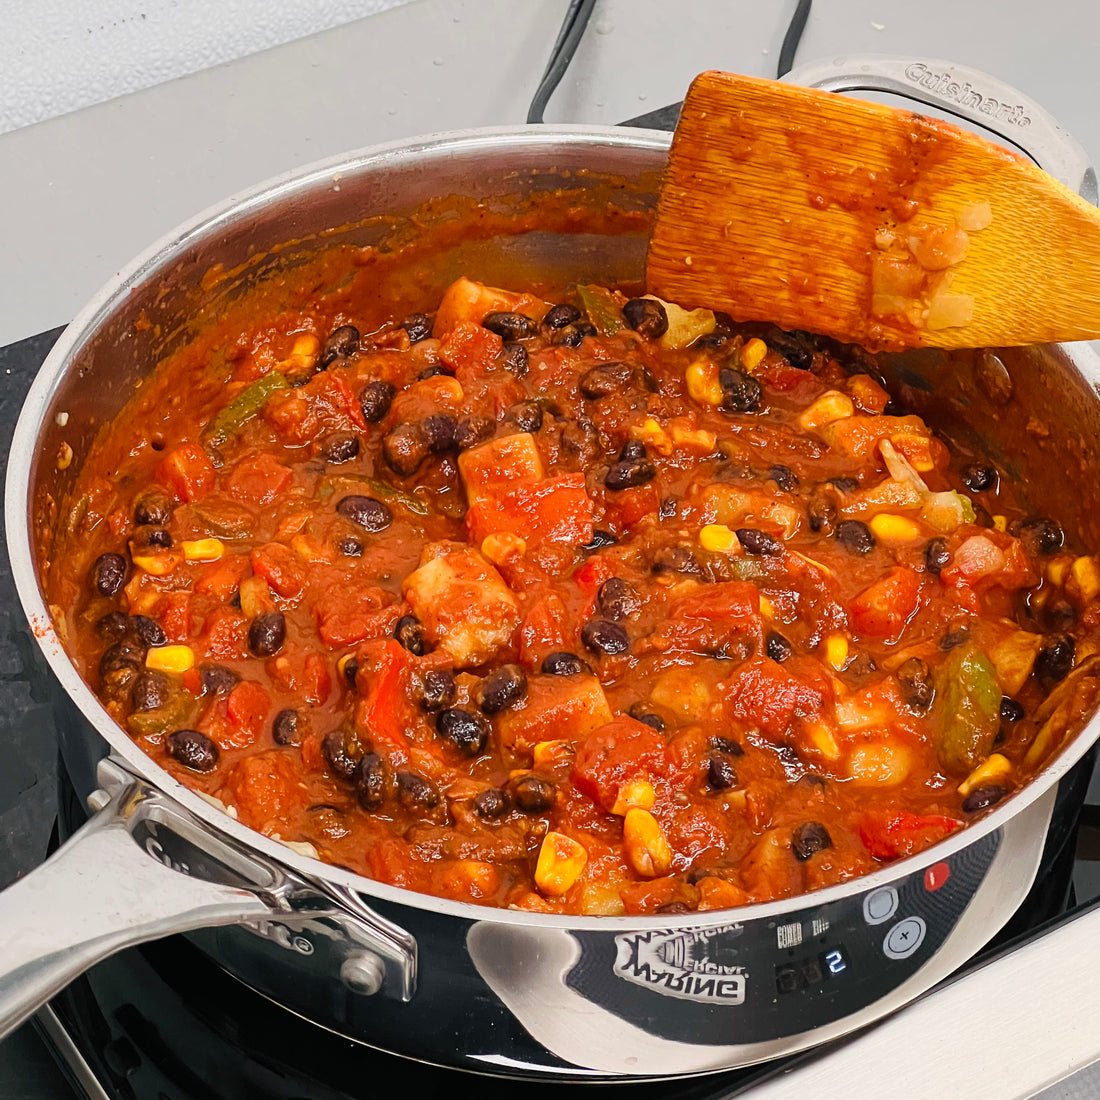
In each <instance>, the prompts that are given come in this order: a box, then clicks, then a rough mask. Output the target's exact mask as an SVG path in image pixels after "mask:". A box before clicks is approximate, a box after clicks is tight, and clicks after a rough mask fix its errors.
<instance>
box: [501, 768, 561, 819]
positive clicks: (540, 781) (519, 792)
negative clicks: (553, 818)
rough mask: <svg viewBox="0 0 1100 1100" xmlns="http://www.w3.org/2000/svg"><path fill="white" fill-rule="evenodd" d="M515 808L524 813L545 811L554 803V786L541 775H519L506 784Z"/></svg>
mask: <svg viewBox="0 0 1100 1100" xmlns="http://www.w3.org/2000/svg"><path fill="white" fill-rule="evenodd" d="M508 793H509V794H510V795H511V796H512V801H513V802H514V803H515V805H516V809H518V810H521V811H522V812H523V813H525V814H541V813H545V812H546V811H547V810H549V809H550V808H551V807H552V806H553V805H554V795H555V793H556V788H555V786H554V784H553V783H551V782H550V780H549V779H545V778H543V777H542V776H541V775H521V776H519V777H518V778H516V779H513V780H511V781H510V782H509V784H508Z"/></svg>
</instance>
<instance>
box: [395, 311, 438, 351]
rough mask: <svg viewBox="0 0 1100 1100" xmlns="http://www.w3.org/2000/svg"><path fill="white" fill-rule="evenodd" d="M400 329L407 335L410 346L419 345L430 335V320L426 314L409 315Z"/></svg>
mask: <svg viewBox="0 0 1100 1100" xmlns="http://www.w3.org/2000/svg"><path fill="white" fill-rule="evenodd" d="M401 327H402V328H403V329H404V330H405V331H406V332H407V333H408V336H409V343H410V344H419V343H420V341H421V340H427V339H428V337H429V336H431V334H432V319H431V318H430V317H429V316H428V315H427V314H426V313H411V314H409V316H408V317H406V318H405V320H404V321H402V322H401Z"/></svg>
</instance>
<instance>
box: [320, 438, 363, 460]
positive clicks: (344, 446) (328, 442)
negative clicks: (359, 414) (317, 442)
mask: <svg viewBox="0 0 1100 1100" xmlns="http://www.w3.org/2000/svg"><path fill="white" fill-rule="evenodd" d="M358 454H359V437H358V436H357V435H356V434H355V432H330V433H329V434H328V435H326V436H325V438H324V439H322V440H321V457H322V458H323V459H324V460H325V461H326V462H350V461H351V460H352V459H353V458H355V457H356V455H358Z"/></svg>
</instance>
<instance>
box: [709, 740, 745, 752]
mask: <svg viewBox="0 0 1100 1100" xmlns="http://www.w3.org/2000/svg"><path fill="white" fill-rule="evenodd" d="M707 745H709V746H710V748H712V749H714V751H715V752H724V753H725V754H726V755H727V756H733V757H737V756H744V755H745V750H744V749H743V748H741V746H740V745H739V744H738V743H737V742H736V741H734V739H733V738H732V737H708V738H707Z"/></svg>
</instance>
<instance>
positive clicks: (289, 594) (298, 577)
mask: <svg viewBox="0 0 1100 1100" xmlns="http://www.w3.org/2000/svg"><path fill="white" fill-rule="evenodd" d="M251 562H252V570H253V572H254V573H255V574H256V575H257V576H260V577H263V578H264V579H265V580H266V581H267V583H268V584H269V585H271V587H272V588H274V589H275V591H276V592H278V593H279V595H280V596H285V597H286V598H287V599H294V598H295V597H296V596H300V595H301V594H302V589H303V588H304V587H305V584H306V577H307V576H308V573H307V571H306V567H305V563H304V562H303V561H302V560H301V558H299V557H298V555H297V554H295V553H294V551H293V550H291V549H290V547H289V546H284V545H283V544H282V543H281V542H269V543H267V545H266V546H261V547H259V548H257V549H256V550H253V551H252V554H251Z"/></svg>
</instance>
